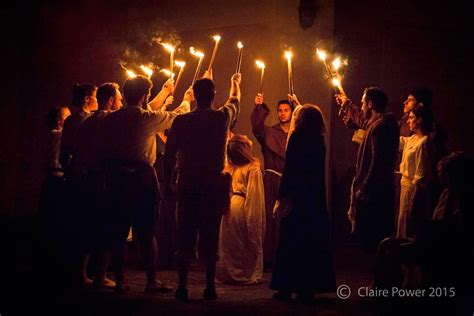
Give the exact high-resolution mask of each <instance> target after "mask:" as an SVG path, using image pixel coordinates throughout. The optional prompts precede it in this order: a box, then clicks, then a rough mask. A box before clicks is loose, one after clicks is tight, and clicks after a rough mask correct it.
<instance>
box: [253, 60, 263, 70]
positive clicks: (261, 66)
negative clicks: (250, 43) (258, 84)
mask: <svg viewBox="0 0 474 316" xmlns="http://www.w3.org/2000/svg"><path fill="white" fill-rule="evenodd" d="M255 64H256V65H257V67H258V68H260V69H264V68H265V64H264V63H263V61H261V60H256V61H255Z"/></svg>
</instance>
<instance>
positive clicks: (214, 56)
mask: <svg viewBox="0 0 474 316" xmlns="http://www.w3.org/2000/svg"><path fill="white" fill-rule="evenodd" d="M218 45H219V42H216V45H214V50H213V51H212V56H211V61H210V62H209V67H208V68H207V71H208V72H211V68H212V64H214V58H216V53H217V46H218Z"/></svg>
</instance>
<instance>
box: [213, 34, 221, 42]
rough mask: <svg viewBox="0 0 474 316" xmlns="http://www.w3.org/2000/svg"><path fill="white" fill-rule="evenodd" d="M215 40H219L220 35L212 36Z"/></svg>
mask: <svg viewBox="0 0 474 316" xmlns="http://www.w3.org/2000/svg"><path fill="white" fill-rule="evenodd" d="M212 38H213V39H214V40H215V41H216V42H219V41H220V40H221V36H220V35H214V36H213V37H212Z"/></svg>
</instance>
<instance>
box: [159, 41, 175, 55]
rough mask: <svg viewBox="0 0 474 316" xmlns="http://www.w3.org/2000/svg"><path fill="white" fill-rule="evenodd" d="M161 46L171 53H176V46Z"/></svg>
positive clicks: (164, 44) (165, 44)
mask: <svg viewBox="0 0 474 316" xmlns="http://www.w3.org/2000/svg"><path fill="white" fill-rule="evenodd" d="M161 45H163V47H164V48H166V50H167V51H169V52H170V53H173V52H174V46H173V45H171V44H167V43H161Z"/></svg>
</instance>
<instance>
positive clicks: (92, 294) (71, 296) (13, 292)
mask: <svg viewBox="0 0 474 316" xmlns="http://www.w3.org/2000/svg"><path fill="white" fill-rule="evenodd" d="M2 226H3V225H2ZM2 228H5V226H3V227H2ZM17 228H18V227H17ZM6 232H8V233H9V236H7V235H5V236H4V237H5V238H4V239H2V241H3V242H6V244H5V247H2V248H3V251H4V252H3V253H4V254H5V255H7V256H6V257H3V256H2V257H3V258H2V266H4V267H3V268H2V270H1V271H2V273H3V274H4V277H2V282H1V287H2V292H3V293H4V294H2V295H0V315H1V316H4V315H183V314H184V315H187V314H189V315H191V314H192V315H215V314H225V315H240V314H245V315H316V314H318V315H403V314H406V315H425V314H426V315H433V314H436V315H474V308H471V307H470V306H472V305H470V306H469V308H467V307H466V302H465V301H466V300H463V302H464V303H463V308H462V311H464V313H462V312H461V309H460V307H459V306H460V303H459V297H455V298H452V299H440V298H438V299H426V298H425V299H421V298H419V299H410V298H403V299H373V298H362V297H360V296H359V295H358V294H357V291H358V289H359V288H361V287H366V286H369V285H370V283H371V273H370V266H371V262H372V260H373V258H372V257H371V256H369V255H366V254H364V253H363V252H361V251H360V250H359V248H358V247H357V246H355V245H345V246H340V247H338V248H337V249H336V250H335V265H336V275H337V285H338V286H342V285H347V286H348V287H349V288H350V289H351V291H352V295H351V296H350V297H349V298H348V299H341V298H338V296H337V295H336V293H330V294H324V295H320V296H319V297H318V298H317V301H316V303H315V304H314V305H311V306H308V305H303V304H302V303H300V302H298V301H296V300H294V301H293V302H291V303H282V302H277V301H275V300H273V299H272V294H273V291H271V290H269V289H268V284H269V280H270V277H271V274H270V273H265V275H264V279H263V282H262V283H261V284H260V285H257V286H230V285H221V284H218V285H217V292H218V295H219V297H218V299H217V300H216V301H204V300H203V299H202V290H203V283H204V276H203V273H202V272H201V271H199V269H197V268H196V269H194V271H192V272H191V274H190V278H189V296H190V301H189V302H186V303H183V302H178V301H176V300H175V299H174V295H173V293H168V294H145V293H143V288H144V285H145V273H144V271H142V270H140V269H138V268H137V266H136V264H133V263H132V264H130V267H129V270H128V279H129V284H130V286H131V291H130V292H128V293H127V294H122V295H118V294H115V293H113V292H112V291H108V290H100V291H98V290H93V289H84V290H70V289H68V288H66V287H63V286H61V285H58V284H60V283H57V282H53V281H52V280H54V279H55V276H54V275H53V274H54V273H55V272H51V274H50V272H43V271H42V272H38V270H39V269H35V262H41V261H42V259H43V258H42V257H41V254H38V252H37V251H35V249H32V248H34V246H32V245H34V244H35V243H34V242H31V240H30V239H28V238H26V237H24V238H18V237H19V236H27V235H28V234H26V231H25V228H24V227H23V228H21V229H19V230H3V231H2V233H6ZM13 237H16V238H13ZM13 240H16V243H14V244H12V241H13ZM35 256H36V258H34V257H35ZM12 258H15V260H12ZM5 263H6V265H4V264H5ZM159 277H160V279H162V280H163V281H165V282H166V283H167V284H169V285H171V286H173V287H176V280H177V275H176V272H175V271H172V270H164V271H160V275H159ZM59 278H61V277H59ZM470 299H471V298H470ZM470 299H469V300H470ZM469 300H467V301H469Z"/></svg>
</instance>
